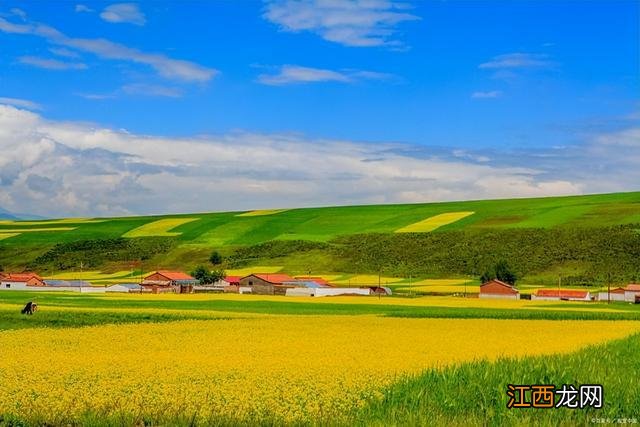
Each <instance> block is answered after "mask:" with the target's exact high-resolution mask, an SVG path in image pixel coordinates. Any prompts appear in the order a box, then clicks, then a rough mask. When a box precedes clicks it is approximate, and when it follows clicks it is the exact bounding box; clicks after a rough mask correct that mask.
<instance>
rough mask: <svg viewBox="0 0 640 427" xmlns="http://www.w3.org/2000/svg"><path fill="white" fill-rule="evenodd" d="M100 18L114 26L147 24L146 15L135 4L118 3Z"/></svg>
mask: <svg viewBox="0 0 640 427" xmlns="http://www.w3.org/2000/svg"><path fill="white" fill-rule="evenodd" d="M100 17H101V18H102V19H103V20H104V21H107V22H111V23H114V24H119V23H128V24H134V25H144V24H145V23H146V22H147V19H146V17H145V16H144V13H142V11H141V10H140V8H139V7H138V5H137V4H135V3H116V4H112V5H110V6H107V7H106V8H105V9H104V10H103V11H102V13H101V14H100Z"/></svg>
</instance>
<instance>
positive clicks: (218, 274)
mask: <svg viewBox="0 0 640 427" xmlns="http://www.w3.org/2000/svg"><path fill="white" fill-rule="evenodd" d="M226 276H227V274H226V273H225V271H224V270H222V269H218V270H213V271H212V272H210V273H209V277H210V279H211V283H216V282H217V281H219V280H222V279H224V278H225V277H226Z"/></svg>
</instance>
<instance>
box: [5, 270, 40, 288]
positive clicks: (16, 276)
mask: <svg viewBox="0 0 640 427" xmlns="http://www.w3.org/2000/svg"><path fill="white" fill-rule="evenodd" d="M0 280H1V281H2V282H4V283H25V284H26V286H46V285H45V283H44V281H43V280H42V277H40V275H38V274H36V273H31V272H26V273H2V276H0Z"/></svg>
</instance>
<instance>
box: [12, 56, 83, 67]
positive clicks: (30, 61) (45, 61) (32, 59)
mask: <svg viewBox="0 0 640 427" xmlns="http://www.w3.org/2000/svg"><path fill="white" fill-rule="evenodd" d="M18 62H20V63H21V64H25V65H31V66H33V67H38V68H45V69H47V70H85V69H86V68H87V65H86V64H83V63H81V62H64V61H60V60H58V59H52V58H40V57H38V56H21V57H20V58H18Z"/></svg>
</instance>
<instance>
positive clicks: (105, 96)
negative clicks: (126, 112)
mask: <svg viewBox="0 0 640 427" xmlns="http://www.w3.org/2000/svg"><path fill="white" fill-rule="evenodd" d="M76 95H77V96H79V97H81V98H84V99H91V100H98V101H102V100H105V99H113V98H115V97H116V95H114V94H112V93H77V94H76Z"/></svg>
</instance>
